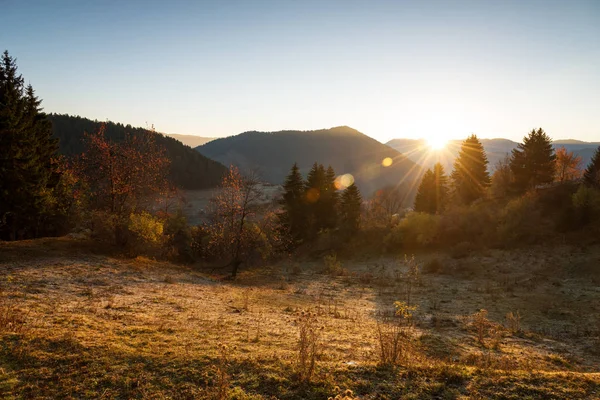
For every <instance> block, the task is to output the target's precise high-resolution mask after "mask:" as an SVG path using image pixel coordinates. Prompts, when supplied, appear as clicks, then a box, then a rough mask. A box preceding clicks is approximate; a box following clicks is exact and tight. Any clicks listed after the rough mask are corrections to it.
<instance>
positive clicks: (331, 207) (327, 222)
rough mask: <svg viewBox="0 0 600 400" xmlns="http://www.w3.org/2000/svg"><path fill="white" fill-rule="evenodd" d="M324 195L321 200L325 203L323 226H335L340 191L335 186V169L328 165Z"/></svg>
mask: <svg viewBox="0 0 600 400" xmlns="http://www.w3.org/2000/svg"><path fill="white" fill-rule="evenodd" d="M322 190H323V195H322V196H321V201H322V203H323V227H325V228H330V229H331V228H335V227H336V225H337V208H338V200H339V199H338V197H339V196H338V192H337V187H336V186H335V171H334V170H333V168H332V167H331V165H330V166H329V167H327V171H326V172H325V182H324V185H323V189H322Z"/></svg>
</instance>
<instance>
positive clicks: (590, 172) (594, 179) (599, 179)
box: [583, 147, 600, 189]
mask: <svg viewBox="0 0 600 400" xmlns="http://www.w3.org/2000/svg"><path fill="white" fill-rule="evenodd" d="M583 183H584V184H585V185H586V186H589V187H592V188H596V189H600V147H598V148H597V149H596V152H595V153H594V156H593V157H592V160H591V161H590V163H589V164H588V166H587V168H586V169H585V172H584V173H583Z"/></svg>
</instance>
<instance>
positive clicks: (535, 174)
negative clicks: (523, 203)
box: [510, 128, 556, 193]
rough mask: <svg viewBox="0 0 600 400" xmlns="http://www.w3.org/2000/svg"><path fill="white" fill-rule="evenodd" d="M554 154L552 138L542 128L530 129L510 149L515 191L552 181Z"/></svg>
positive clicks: (518, 191)
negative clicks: (518, 142) (521, 140)
mask: <svg viewBox="0 0 600 400" xmlns="http://www.w3.org/2000/svg"><path fill="white" fill-rule="evenodd" d="M555 160H556V155H555V153H554V148H553V147H552V139H550V137H549V136H548V135H547V134H546V132H544V130H543V129H542V128H539V129H538V130H535V129H534V130H532V131H531V132H530V133H529V135H528V136H525V137H524V138H523V143H520V144H519V145H518V147H517V148H516V149H514V150H513V151H512V157H511V161H510V169H511V171H512V173H513V177H514V183H513V187H514V190H515V191H516V192H517V193H523V192H525V191H526V190H527V189H530V188H534V187H536V186H538V185H543V184H547V183H552V182H553V181H554V173H555Z"/></svg>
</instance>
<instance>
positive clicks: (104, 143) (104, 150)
mask: <svg viewBox="0 0 600 400" xmlns="http://www.w3.org/2000/svg"><path fill="white" fill-rule="evenodd" d="M85 142H86V151H85V152H84V153H83V154H82V156H81V157H80V159H79V169H80V173H81V175H82V178H83V179H82V181H83V182H84V184H85V185H86V187H87V191H88V195H89V200H90V206H91V208H92V209H94V210H100V211H103V212H106V213H108V214H109V215H110V216H111V217H113V218H114V219H115V224H114V226H115V239H116V241H117V243H119V244H124V240H125V239H124V237H123V235H122V234H123V227H124V224H125V222H126V220H127V218H129V215H130V214H131V213H134V212H139V211H142V210H148V209H150V208H151V207H152V206H153V205H154V201H155V200H156V199H157V197H158V196H160V195H161V194H164V193H165V191H166V190H167V189H168V181H167V175H168V173H169V160H168V158H167V157H166V156H165V153H164V149H163V148H161V147H158V146H157V145H156V144H155V142H154V140H153V136H152V135H139V134H138V135H129V136H127V137H126V139H125V140H124V141H122V142H119V143H114V142H111V141H109V140H107V139H106V137H105V136H104V125H101V127H100V129H99V130H98V132H96V133H93V134H86V135H85Z"/></svg>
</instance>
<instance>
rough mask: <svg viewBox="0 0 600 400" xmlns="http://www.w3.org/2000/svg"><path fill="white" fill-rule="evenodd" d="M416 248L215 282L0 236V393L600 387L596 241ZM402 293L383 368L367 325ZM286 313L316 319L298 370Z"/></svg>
mask: <svg viewBox="0 0 600 400" xmlns="http://www.w3.org/2000/svg"><path fill="white" fill-rule="evenodd" d="M415 260H416V262H417V263H418V264H419V265H420V267H421V274H420V275H419V276H418V277H416V278H415V279H414V280H410V281H409V280H408V278H407V275H406V272H407V268H408V266H409V264H410V258H409V259H408V262H407V261H405V260H404V257H401V258H399V259H395V258H393V257H382V258H367V257H364V258H358V257H357V258H355V259H351V260H341V265H334V266H332V265H331V264H330V265H329V268H324V263H323V262H322V261H320V260H318V261H302V262H281V263H276V264H273V265H270V266H267V267H264V268H260V269H253V270H246V271H243V272H242V274H241V276H240V277H239V279H237V280H236V281H235V282H229V281H226V280H222V279H220V277H219V276H214V275H209V274H206V273H204V272H203V270H202V269H201V268H199V267H184V266H177V265H173V264H170V263H166V262H158V261H152V260H148V259H144V258H137V259H127V258H123V257H120V256H119V255H118V254H112V255H111V254H109V253H107V252H102V251H100V250H98V249H97V248H96V245H95V244H94V243H92V242H88V241H84V240H81V241H75V240H73V239H68V238H59V239H41V240H36V241H24V242H18V243H1V242H0V268H1V270H2V271H3V274H2V280H1V283H0V291H1V295H0V299H1V301H0V334H1V341H0V398H8V399H13V398H15V399H21V398H23V399H28V398H47V399H58V398H60V399H82V398H102V399H129V398H137V399H198V398H199V399H204V398H216V399H218V398H230V399H327V398H329V397H335V396H336V395H338V398H343V396H346V397H345V398H360V399H399V398H403V399H421V398H431V399H484V398H493V399H494V398H495V399H522V398H529V399H588V398H589V399H595V398H600V373H598V371H600V338H599V334H600V303H599V300H600V273H599V272H600V271H599V268H600V248H587V249H578V248H572V247H564V248H553V249H547V248H533V249H527V250H518V251H511V252H508V251H499V250H493V251H484V252H480V253H477V254H472V255H470V256H469V257H466V258H462V259H453V258H450V257H448V256H445V255H443V254H423V255H416V257H415ZM409 282H414V283H410V284H409ZM409 291H410V302H411V304H413V305H416V306H417V309H416V311H415V312H414V317H413V324H414V327H413V328H410V329H409V330H408V332H409V333H408V336H407V337H404V339H403V340H404V341H403V349H404V351H403V353H402V357H401V362H400V363H399V365H396V366H390V365H387V366H384V365H381V363H380V340H379V336H378V324H379V326H380V327H383V328H385V327H386V326H387V325H384V322H382V321H383V320H396V319H395V318H394V317H392V315H393V312H394V302H395V301H408V292H409ZM480 309H486V310H487V320H485V324H481V327H482V331H479V332H478V327H479V326H480V325H478V324H477V323H476V322H474V319H473V318H472V316H473V314H475V313H476V312H478V311H479V310H480ZM302 311H304V312H311V313H313V314H311V315H314V317H312V318H314V319H315V320H316V324H318V325H319V331H318V332H319V333H318V335H319V338H318V340H317V357H316V369H315V372H314V375H313V376H312V377H311V379H310V381H308V382H306V381H302V380H301V379H300V377H301V371H299V368H298V358H299V351H298V338H299V318H302V317H301V316H299V313H301V312H302ZM508 313H513V315H515V316H516V315H520V316H521V319H520V321H519V325H520V326H519V327H515V320H514V319H513V320H512V323H511V322H510V321H507V320H506V315H507V314H508ZM517 313H518V314H517ZM480 315H481V314H480ZM483 327H484V328H485V329H483ZM478 333H482V337H481V340H479V338H478ZM345 391H349V392H347V393H346V394H345V395H344V392H345ZM350 391H351V392H350Z"/></svg>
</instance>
